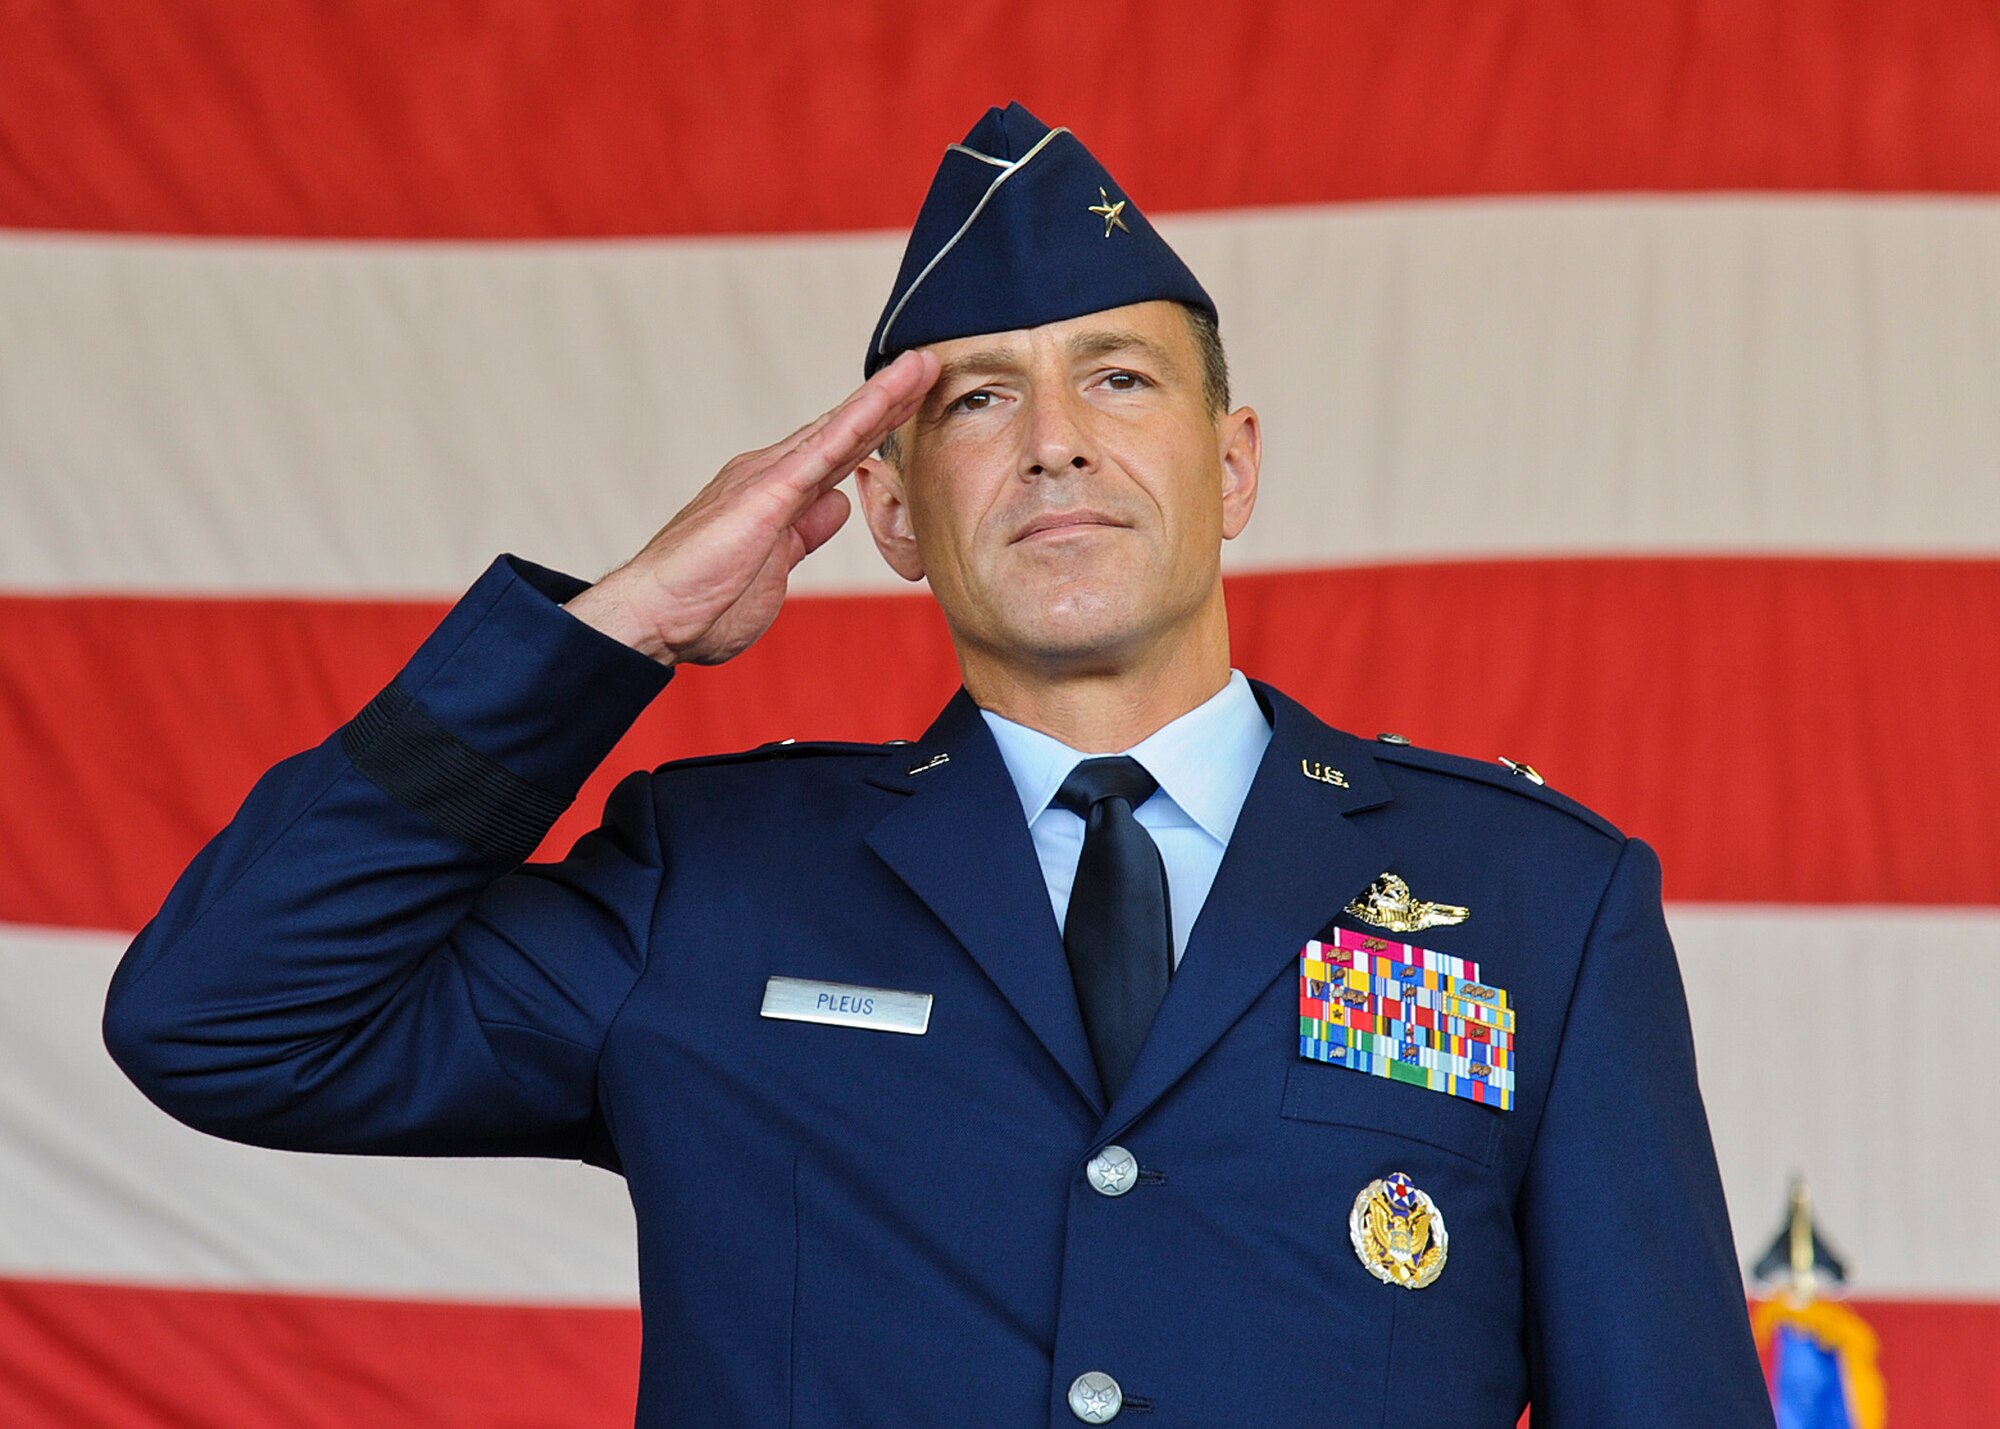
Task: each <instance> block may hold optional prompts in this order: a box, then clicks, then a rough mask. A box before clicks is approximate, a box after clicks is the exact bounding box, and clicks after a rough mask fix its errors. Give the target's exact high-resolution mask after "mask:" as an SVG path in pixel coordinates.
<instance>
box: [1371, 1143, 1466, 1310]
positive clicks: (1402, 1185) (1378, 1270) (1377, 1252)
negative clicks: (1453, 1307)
mask: <svg viewBox="0 0 2000 1429" xmlns="http://www.w3.org/2000/svg"><path fill="white" fill-rule="evenodd" d="M1347 1235H1348V1239H1350V1240H1352V1241H1353V1242H1354V1253H1355V1254H1356V1255H1358V1256H1360V1257H1361V1263H1362V1264H1363V1265H1364V1266H1366V1267H1367V1268H1368V1273H1369V1274H1370V1275H1372V1276H1374V1277H1375V1278H1376V1279H1377V1280H1379V1281H1381V1282H1382V1283H1383V1284H1385V1285H1400V1286H1402V1287H1403V1288H1404V1289H1405V1290H1421V1289H1423V1288H1424V1287H1425V1286H1426V1285H1428V1284H1430V1283H1431V1282H1432V1281H1433V1280H1435V1279H1437V1278H1438V1275H1439V1273H1440V1272H1441V1271H1443V1269H1444V1258H1445V1251H1446V1249H1447V1247H1448V1246H1449V1245H1450V1240H1451V1238H1450V1237H1449V1236H1448V1235H1446V1234H1445V1229H1444V1212H1442V1211H1440V1210H1439V1209H1438V1208H1437V1204H1436V1203H1435V1202H1434V1201H1432V1200H1431V1198H1430V1197H1429V1196H1426V1195H1425V1194H1424V1193H1423V1192H1422V1191H1419V1190H1418V1189H1417V1188H1416V1186H1415V1185H1414V1184H1413V1183H1412V1182H1411V1180H1410V1178H1409V1177H1408V1176H1405V1175H1404V1174H1403V1173H1402V1172H1401V1171H1398V1172H1397V1173H1396V1174H1395V1175H1393V1176H1390V1177H1389V1178H1387V1179H1386V1180H1381V1181H1370V1182H1369V1183H1368V1184H1367V1185H1366V1186H1363V1187H1362V1188H1361V1194H1360V1195H1358V1196H1356V1197H1355V1198H1354V1209H1353V1210H1352V1211H1351V1212H1349V1213H1348V1217H1347Z"/></svg>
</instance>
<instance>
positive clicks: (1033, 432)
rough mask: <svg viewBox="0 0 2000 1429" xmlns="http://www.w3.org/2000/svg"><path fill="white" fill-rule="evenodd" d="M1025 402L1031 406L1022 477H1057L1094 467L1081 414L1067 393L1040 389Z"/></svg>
mask: <svg viewBox="0 0 2000 1429" xmlns="http://www.w3.org/2000/svg"><path fill="white" fill-rule="evenodd" d="M1029 400H1030V402H1031V404H1032V405H1031V406H1030V409H1029V412H1028V425H1027V443H1026V447H1025V449H1024V451H1023V452H1022V457H1023V460H1022V464H1021V474H1022V475H1023V476H1024V477H1047V476H1061V475H1063V474H1064V473H1066V472H1072V471H1089V470H1091V469H1092V468H1093V467H1095V466H1096V465H1097V452H1096V449H1095V446H1094V445H1093V443H1092V442H1091V438H1090V432H1089V428H1088V424H1087V422H1086V421H1085V420H1084V418H1085V414H1084V413H1082V412H1079V411H1077V410H1076V406H1075V399H1074V398H1073V397H1072V396H1071V395H1070V394H1069V393H1067V392H1062V391H1057V392H1049V391H1047V390H1046V389H1044V390H1042V391H1039V392H1037V393H1036V394H1035V395H1034V396H1033V397H1032V398H1030V399H1029Z"/></svg>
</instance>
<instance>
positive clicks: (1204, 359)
mask: <svg viewBox="0 0 2000 1429" xmlns="http://www.w3.org/2000/svg"><path fill="white" fill-rule="evenodd" d="M1175 306H1177V307H1178V308H1179V309H1180V310H1181V312H1182V313H1184V314H1186V316H1187V324H1188V332H1189V333H1190V334H1191V335H1192V336H1193V338H1194V348H1195V352H1196V353H1197V354H1198V355H1199V356H1200V358H1201V394H1202V396H1203V397H1205V398H1207V399H1208V410H1209V411H1210V413H1212V414H1213V415H1215V416H1217V417H1220V416H1221V415H1222V414H1223V413H1224V412H1227V411H1228V410H1229V355H1228V354H1227V353H1226V352H1224V351H1223V350H1222V325H1221V324H1220V323H1218V322H1217V321H1216V320H1215V314H1214V313H1211V312H1210V311H1209V310H1208V309H1207V308H1198V307H1196V306H1195V305H1194V304H1193V303H1177V304H1175ZM876 450H877V452H878V453H879V454H880V455H881V458H882V460H884V461H886V462H888V463H889V464H890V465H891V466H900V465H901V464H902V460H903V452H902V442H901V441H900V440H899V434H898V433H897V432H891V433H889V435H888V436H886V437H884V438H882V445H881V446H880V447H878V448H877V449H876Z"/></svg>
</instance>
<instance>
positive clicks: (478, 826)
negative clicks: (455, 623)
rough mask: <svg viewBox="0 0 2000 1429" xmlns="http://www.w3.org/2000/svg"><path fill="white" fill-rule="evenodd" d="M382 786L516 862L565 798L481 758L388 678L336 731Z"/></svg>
mask: <svg viewBox="0 0 2000 1429" xmlns="http://www.w3.org/2000/svg"><path fill="white" fill-rule="evenodd" d="M340 747H341V748H342V749H343V750H345V751H346V753H347V757H348V758H349V759H351V760H353V761H354V767H355V768H356V769H359V770H360V771H361V772H362V773H363V774H365V775H367V776H368V778H369V779H370V780H372V781H373V782H374V783H375V784H376V785H377V786H378V787H379V788H380V789H381V790H382V792H383V793H385V794H387V795H388V796H389V797H390V798H392V799H394V800H395V801H396V802H397V803H399V804H401V805H402V806H403V807H404V808H406V809H411V810H413V811H415V812H416V813H419V814H422V815H423V816H424V817H425V818H427V819H429V820H430V821H431V822H432V823H434V824H436V825H437V826H438V827H439V828H441V829H443V830H444V831H445V832H446V833H448V834H450V835H452V836H453V837H454V838H457V839H460V840H463V841H464V842H465V843H467V844H470V845H471V846H472V847H473V848H475V849H477V850H478V851H479V852H481V853H483V854H486V855H487V856H488V857H490V858H497V859H503V860H505V861H507V862H509V863H519V862H521V861H522V860H523V859H525V858H527V856H528V855H529V854H531V853H533V852H534V851H535V848H536V846H537V845H538V844H540V843H541V841H542V838H543V836H544V835H546V834H547V833H548V831H549V828H550V826H551V825H552V824H554V823H555V821H556V818H557V816H558V815H560V814H561V813H562V811H563V810H564V809H566V808H568V807H569V802H570V801H569V800H568V799H567V798H565V797H563V796H562V795H560V794H556V793H553V792H551V791H550V790H547V789H544V788H543V787H542V786H541V785H539V784H535V783H532V782H530V781H529V780H526V779H523V778H522V777H521V776H520V775H518V774H516V773H514V772H513V771H512V770H511V769H508V768H506V767H505V766H504V765H501V764H499V763H497V762H495V761H494V760H492V759H489V758H487V757H486V756H485V755H484V754H481V753H480V752H479V751H478V750H476V749H474V748H473V747H472V746H471V745H469V744H467V743H466V742H465V741H464V740H462V739H460V738H459V737H458V736H457V735H455V734H453V733H452V732H451V731H450V730H448V729H446V728H445V727H444V726H443V725H441V724H439V723H438V722H437V721H436V720H434V719H432V718H431V717H430V716H429V715H427V714H425V713H424V712H423V711H422V710H420V709H418V708H417V706H416V702H415V701H414V700H412V699H411V698H410V696H409V694H408V693H407V692H405V691H404V690H403V689H402V687H401V686H398V685H394V684H392V685H390V686H389V687H388V688H387V689H385V690H383V691H382V693H381V694H379V695H377V696H376V697H375V698H374V699H372V700H370V701H369V702H368V705H367V707H366V708H365V709H363V710H362V711H361V713H360V714H357V715H356V716H355V717H354V718H353V719H351V720H349V721H348V722H347V724H346V725H344V726H343V727H342V728H341V731H340Z"/></svg>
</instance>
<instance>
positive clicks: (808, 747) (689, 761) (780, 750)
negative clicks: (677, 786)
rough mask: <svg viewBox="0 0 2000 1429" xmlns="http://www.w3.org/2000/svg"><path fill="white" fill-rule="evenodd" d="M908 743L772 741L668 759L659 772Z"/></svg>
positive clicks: (878, 750)
mask: <svg viewBox="0 0 2000 1429" xmlns="http://www.w3.org/2000/svg"><path fill="white" fill-rule="evenodd" d="M909 742H910V741H909V740H907V739H891V740H885V741H883V742H882V743H881V744H856V743H853V742H851V741H848V740H841V739H811V740H808V739H774V740H772V741H770V742H769V743H768V744H760V745H758V746H757V747H756V748H755V749H737V750H732V751H730V752H728V753H726V754H693V755H689V756H688V757H687V758H686V759H675V760H670V761H669V762H667V763H665V764H662V765H661V766H660V767H659V768H660V771H665V770H668V769H688V768H692V767H694V766H697V765H703V764H753V763H756V764H762V763H768V762H771V761H775V760H785V759H805V758H809V757H811V756H813V755H817V754H874V755H881V754H885V753H887V752H888V751H889V750H891V749H894V748H896V747H897V746H898V745H904V744H908V743H909Z"/></svg>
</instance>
